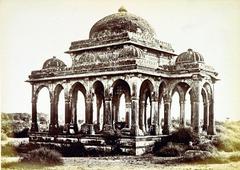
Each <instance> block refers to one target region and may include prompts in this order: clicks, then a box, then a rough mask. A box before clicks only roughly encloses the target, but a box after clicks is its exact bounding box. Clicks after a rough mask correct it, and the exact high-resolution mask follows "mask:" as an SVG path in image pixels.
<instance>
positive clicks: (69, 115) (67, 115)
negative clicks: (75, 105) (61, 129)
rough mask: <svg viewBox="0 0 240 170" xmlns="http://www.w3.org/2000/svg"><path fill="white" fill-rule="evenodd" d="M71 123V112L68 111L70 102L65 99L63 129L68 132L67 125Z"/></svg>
mask: <svg viewBox="0 0 240 170" xmlns="http://www.w3.org/2000/svg"><path fill="white" fill-rule="evenodd" d="M70 122H71V110H70V101H69V99H68V98H65V125H64V126H65V129H66V130H67V132H69V125H70Z"/></svg>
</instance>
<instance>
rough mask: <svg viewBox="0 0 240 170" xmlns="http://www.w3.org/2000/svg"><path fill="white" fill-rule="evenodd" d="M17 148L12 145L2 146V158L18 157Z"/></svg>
mask: <svg viewBox="0 0 240 170" xmlns="http://www.w3.org/2000/svg"><path fill="white" fill-rule="evenodd" d="M17 155H18V154H17V151H16V147H15V146H14V145H13V144H11V143H7V144H6V145H2V146H1V156H17Z"/></svg>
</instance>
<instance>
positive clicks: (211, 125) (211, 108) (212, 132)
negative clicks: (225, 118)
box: [208, 99, 216, 135]
mask: <svg viewBox="0 0 240 170" xmlns="http://www.w3.org/2000/svg"><path fill="white" fill-rule="evenodd" d="M208 134H209V135H215V134H216V132H215V119H214V100H213V99H212V100H211V101H210V103H209V125H208Z"/></svg>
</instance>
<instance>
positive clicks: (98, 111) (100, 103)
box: [96, 97, 102, 125]
mask: <svg viewBox="0 0 240 170" xmlns="http://www.w3.org/2000/svg"><path fill="white" fill-rule="evenodd" d="M96 100H97V124H98V125H100V109H101V105H102V99H99V97H97V99H96Z"/></svg>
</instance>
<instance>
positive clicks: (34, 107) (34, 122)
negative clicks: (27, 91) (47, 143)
mask: <svg viewBox="0 0 240 170" xmlns="http://www.w3.org/2000/svg"><path fill="white" fill-rule="evenodd" d="M31 132H33V133H34V132H38V124H37V101H36V98H35V97H32V124H31Z"/></svg>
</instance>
